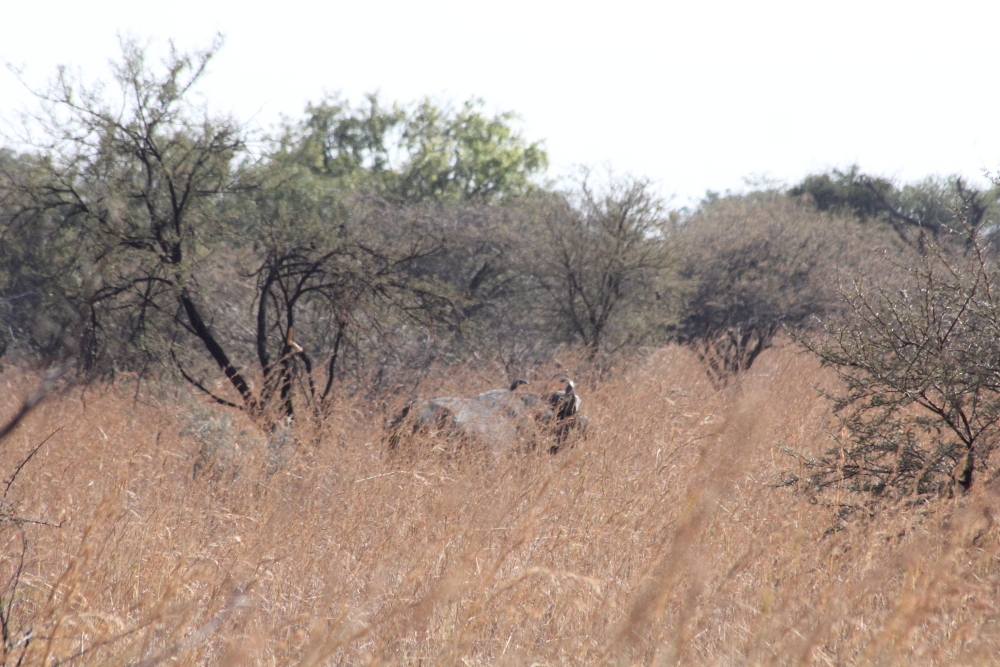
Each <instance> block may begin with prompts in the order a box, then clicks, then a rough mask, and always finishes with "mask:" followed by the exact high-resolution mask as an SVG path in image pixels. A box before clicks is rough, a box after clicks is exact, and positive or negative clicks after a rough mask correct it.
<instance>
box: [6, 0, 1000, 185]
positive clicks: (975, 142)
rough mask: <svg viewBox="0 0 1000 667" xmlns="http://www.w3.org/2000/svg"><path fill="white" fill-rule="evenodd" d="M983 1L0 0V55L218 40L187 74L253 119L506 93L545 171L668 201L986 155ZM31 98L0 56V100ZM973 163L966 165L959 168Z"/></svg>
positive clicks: (989, 13) (101, 67)
mask: <svg viewBox="0 0 1000 667" xmlns="http://www.w3.org/2000/svg"><path fill="white" fill-rule="evenodd" d="M998 30H1000V2H998V1H997V0H993V1H992V2H987V1H983V0H978V1H963V0H949V1H948V2H944V1H943V0H938V1H936V2H922V1H920V0H910V1H908V2H894V1H880V0H868V1H866V2H856V1H854V0H838V1H836V2H834V1H832V0H827V1H823V2H815V1H812V2H811V1H808V0H798V1H795V2H786V1H779V0H763V1H758V2H755V1H753V0H742V1H724V2H697V1H695V0H688V1H685V2H674V1H672V0H671V1H660V2H637V1H634V0H618V1H617V2H600V3H596V2H587V1H579V0H578V1H576V2H564V1H549V0H531V1H522V0H515V1H507V2H474V1H470V0H466V1H446V0H425V1H421V0H409V1H404V2H397V1H395V0H392V1H383V2H373V1H369V2H361V1H358V0H354V1H352V2H342V1H340V0H336V1H332V2H322V1H316V2H299V1H297V0H286V1H285V2H280V3H279V2H258V3H254V2H246V1H244V2H229V1H223V0H165V1H163V2H143V1H141V0H126V1H112V0H91V1H90V2H80V1H79V0H74V1H72V2H65V1H62V0H55V1H52V0H50V1H46V0H34V1H28V0H0V61H3V62H7V63H11V64H13V65H15V66H17V67H21V68H23V72H24V74H23V77H24V79H25V80H26V81H27V82H29V83H30V84H32V85H36V86H37V85H41V84H42V83H44V82H45V81H46V80H47V79H48V78H49V77H50V76H51V74H52V73H53V71H54V70H55V67H56V66H57V65H59V64H65V65H69V66H71V67H74V68H79V70H80V71H81V72H82V74H83V75H84V77H85V78H87V79H91V80H92V79H96V78H102V77H103V78H108V67H107V63H108V62H109V60H111V59H113V58H115V57H116V56H117V55H118V54H119V53H120V50H119V46H118V34H119V33H130V34H133V35H136V36H138V37H140V38H141V39H149V40H151V41H152V43H153V45H154V46H156V45H159V46H162V45H163V44H164V43H165V42H166V40H167V39H173V40H174V41H175V43H176V44H177V45H178V46H179V47H180V48H182V49H192V48H196V47H199V46H206V45H208V44H209V43H210V42H211V40H212V37H213V35H214V34H215V33H216V32H221V33H223V35H224V36H225V46H224V47H223V49H222V51H221V53H220V54H219V56H218V57H217V58H216V59H215V60H214V61H213V63H212V65H211V70H210V74H209V76H208V77H207V78H206V79H205V83H204V86H203V91H204V93H205V95H206V97H207V99H208V101H209V104H210V106H211V107H212V108H214V109H216V110H218V111H223V112H232V113H234V114H235V115H236V116H237V117H238V118H240V119H242V120H244V121H248V122H252V124H253V125H254V126H256V127H258V128H262V129H265V130H266V129H268V128H269V127H271V126H273V125H274V124H275V123H276V122H277V121H278V120H279V119H280V117H281V116H282V114H284V115H288V116H292V117H297V116H299V115H300V114H301V112H302V110H303V109H304V107H305V104H306V102H308V101H316V100H319V99H320V98H321V97H322V96H323V94H324V91H330V92H332V91H338V90H339V91H342V92H343V93H344V95H346V96H347V97H349V98H350V99H352V100H359V99H360V98H361V96H362V94H363V93H365V92H368V91H375V90H379V91H381V93H382V96H383V98H384V99H385V100H387V101H389V100H399V101H404V102H405V101H412V100H415V99H417V98H420V97H423V96H427V95H429V96H431V97H433V98H435V99H438V100H446V101H454V102H459V101H461V100H464V99H466V98H468V97H470V96H473V95H475V96H479V97H481V98H483V99H484V100H485V101H486V107H487V109H488V110H489V111H502V110H512V111H515V112H517V113H518V114H520V116H521V118H522V124H521V129H522V132H523V134H524V136H525V137H526V138H528V139H531V140H535V139H544V140H545V145H546V148H547V149H548V151H549V156H550V159H551V162H552V175H554V176H558V175H560V174H566V173H570V172H572V171H573V169H574V166H575V165H581V164H584V165H591V166H601V165H604V164H610V165H611V166H612V167H613V168H614V169H615V170H616V171H618V172H629V173H632V174H635V175H640V176H647V177H649V178H651V179H653V181H654V182H656V183H657V184H659V186H660V187H661V189H662V191H663V192H664V194H666V195H676V196H677V199H676V200H675V203H676V204H684V203H688V202H689V201H691V200H696V199H697V198H699V197H700V196H701V195H703V194H704V192H705V191H706V190H707V189H711V190H716V191H725V190H726V189H732V190H741V189H744V187H745V186H744V182H745V181H744V179H745V178H747V177H751V178H759V177H766V178H770V179H774V180H777V181H782V182H786V183H794V182H796V181H797V180H799V179H801V178H802V176H804V175H805V174H808V173H813V172H817V171H822V170H825V169H827V168H829V167H844V166H848V165H850V164H852V163H855V162H856V163H858V164H859V165H860V166H861V167H862V169H863V170H865V171H867V172H870V173H877V174H881V175H885V176H889V177H893V178H896V179H899V180H915V179H919V178H922V177H924V176H926V175H928V174H949V173H962V174H964V175H966V176H967V177H969V178H972V179H979V180H980V181H981V179H982V176H981V173H982V170H983V169H984V168H985V169H989V170H997V169H998V168H1000V116H998V113H997V110H998V102H1000V88H998V84H1000V82H998V75H1000V58H998V53H1000V48H998V47H1000V40H998V39H997V33H998ZM31 104H32V100H31V97H30V96H29V95H27V94H26V92H25V91H24V88H23V86H22V85H21V83H20V82H19V81H18V79H17V77H15V76H14V75H13V74H11V73H10V72H9V71H7V70H2V71H0V117H8V118H9V117H10V116H9V114H10V113H11V112H12V111H13V110H15V109H17V108H20V107H22V106H24V105H29V106H30V105H31ZM981 182H982V181H981Z"/></svg>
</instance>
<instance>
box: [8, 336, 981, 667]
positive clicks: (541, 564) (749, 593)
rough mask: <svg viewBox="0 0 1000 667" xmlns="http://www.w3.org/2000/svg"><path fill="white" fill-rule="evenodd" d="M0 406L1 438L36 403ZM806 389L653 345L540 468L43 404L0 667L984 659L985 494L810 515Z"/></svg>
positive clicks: (73, 404) (31, 432)
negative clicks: (715, 373) (724, 373)
mask: <svg viewBox="0 0 1000 667" xmlns="http://www.w3.org/2000/svg"><path fill="white" fill-rule="evenodd" d="M539 375H540V376H539V377H532V378H529V380H531V383H532V384H531V385H529V389H530V388H535V390H537V391H541V390H543V389H545V388H547V387H549V386H550V385H551V388H556V386H557V380H558V379H559V378H558V377H557V376H550V375H546V373H541V372H540V374H539ZM508 382H509V378H506V377H503V376H502V375H500V374H497V376H496V377H485V376H484V375H483V374H482V373H480V372H478V371H475V372H474V371H473V370H472V369H469V370H467V371H466V372H463V373H449V374H448V375H447V376H445V375H442V379H441V380H440V382H438V383H437V384H434V383H425V385H424V386H422V387H421V388H420V391H421V392H422V394H423V395H425V396H435V395H472V394H475V393H477V392H479V391H483V390H486V389H491V388H497V387H503V386H506V385H507V384H508ZM0 383H2V387H3V399H2V405H0V410H2V413H0V417H2V416H5V415H10V414H13V413H14V412H15V411H16V410H17V409H18V407H19V406H20V402H21V400H22V398H23V397H24V396H25V395H26V394H28V393H30V392H31V391H32V390H33V388H34V387H35V386H37V383H38V378H37V377H36V376H34V375H32V374H31V373H27V372H22V371H16V370H9V371H7V372H6V373H5V374H4V375H3V376H0ZM824 388H825V389H827V390H836V389H837V386H836V377H835V375H834V374H833V373H832V372H830V371H829V370H828V369H823V368H821V367H820V365H819V364H818V362H817V361H816V360H815V359H814V358H813V357H811V356H810V355H809V354H808V353H805V352H803V351H802V350H801V348H799V347H797V346H795V345H794V344H792V343H783V344H781V345H778V346H776V347H775V348H772V349H770V350H768V351H766V352H764V353H763V354H762V355H761V357H760V358H759V359H758V360H757V362H756V363H755V364H754V365H753V367H752V368H751V370H750V371H748V372H746V373H745V374H743V375H742V376H740V377H738V378H736V379H735V380H734V381H732V382H729V383H728V384H726V385H725V386H722V385H720V384H719V383H713V382H711V381H710V380H709V376H708V374H707V373H706V368H705V366H704V365H703V363H702V362H701V361H699V359H698V357H697V356H696V355H695V354H694V353H693V352H691V351H690V350H689V349H687V348H683V347H667V348H664V349H661V350H658V351H655V352H652V353H649V354H648V355H647V356H646V357H644V358H643V359H642V360H641V361H636V362H634V363H632V364H631V365H630V366H629V367H628V368H625V369H622V370H621V371H620V372H617V373H614V374H610V375H608V376H606V377H605V379H603V380H594V379H587V378H581V379H580V382H579V385H578V389H577V391H578V393H579V395H580V396H581V397H582V399H583V404H582V409H583V412H584V413H585V414H586V415H587V417H588V419H589V422H590V424H589V429H588V431H587V433H586V437H580V436H574V437H573V438H571V443H570V444H572V446H571V447H564V448H562V449H561V450H560V451H559V452H558V453H557V454H555V455H550V454H549V453H548V451H547V448H546V447H536V448H534V449H531V448H529V447H527V446H524V445H523V444H522V445H518V444H517V443H513V444H511V445H510V446H509V447H508V448H506V449H504V448H501V449H499V450H498V449H488V448H484V447H477V446H475V444H468V443H466V444H465V445H464V446H460V445H459V444H458V443H454V442H448V441H441V440H440V439H435V438H431V437H426V436H421V435H417V436H415V437H413V438H411V439H408V440H407V441H406V442H405V443H404V444H403V445H401V446H400V447H399V448H398V449H397V450H395V451H392V452H390V451H389V450H388V448H387V446H386V424H387V422H388V420H389V419H390V418H391V416H392V413H393V411H394V410H397V409H399V408H401V407H402V405H403V403H402V402H397V403H394V402H393V401H388V402H387V403H388V404H381V403H378V402H373V401H371V400H360V399H358V400H354V399H351V400H344V401H341V402H340V403H338V404H337V407H336V409H335V410H334V411H333V412H332V413H331V414H329V415H327V416H326V417H325V418H324V419H322V420H319V419H309V420H306V419H303V420H300V421H299V422H297V423H296V424H295V426H294V428H289V429H284V430H281V429H279V430H278V431H275V432H273V433H270V434H264V433H262V432H261V431H260V430H259V429H257V428H256V427H255V426H254V425H253V424H252V423H250V422H249V421H247V420H245V419H244V418H243V417H242V415H241V414H240V413H238V412H235V411H232V410H228V409H226V408H224V407H221V406H213V405H210V404H208V403H204V402H202V401H201V399H200V398H197V397H195V396H193V395H192V394H191V393H190V392H189V391H188V390H187V389H178V390H176V392H175V393H174V394H172V395H171V394H168V393H165V394H163V395H162V396H159V397H156V398H151V397H148V396H146V395H145V394H142V395H140V394H136V393H134V392H131V391H128V390H126V389H125V388H124V386H123V385H121V384H119V385H116V386H114V387H100V386H95V385H91V386H89V387H87V388H74V389H69V390H65V391H62V392H60V393H56V394H53V395H51V396H50V397H49V398H48V399H47V400H46V401H44V402H43V403H42V404H41V405H40V406H39V407H38V408H37V409H36V410H34V411H33V412H32V413H31V414H30V415H29V416H28V418H27V419H26V420H25V421H24V422H23V423H22V424H21V425H20V426H19V427H18V429H17V430H16V431H15V432H14V433H13V434H12V435H11V436H10V437H8V438H7V439H6V440H5V441H3V442H2V443H0V476H2V477H3V479H2V480H0V492H3V493H4V496H3V498H4V500H3V501H2V503H0V550H2V551H0V586H3V588H2V589H0V601H2V613H3V626H4V627H3V629H4V633H5V635H6V636H5V637H4V640H5V648H4V653H3V658H2V660H0V662H2V663H3V664H6V665H74V666H75V665H133V666H151V665H229V666H235V665H267V666H271V665H275V666H276V665H524V666H527V665H720V666H722V665H726V666H729V665H772V664H777V665H978V664H990V663H995V662H1000V657H998V656H1000V623H998V615H1000V611H998V609H1000V590H998V589H1000V541H998V537H1000V535H998V532H997V527H996V525H995V521H994V509H993V508H994V507H996V506H997V504H998V502H1000V488H996V487H994V486H993V485H991V484H989V483H986V484H982V485H979V486H978V487H975V488H974V489H973V491H972V492H971V493H969V494H968V495H965V496H963V497H960V498H956V499H951V500H949V499H942V500H935V501H932V502H928V503H922V504H921V503H912V504H902V505H896V506H892V507H882V508H880V507H878V506H877V505H873V504H872V503H871V502H869V499H867V498H863V497H858V496H855V495H852V494H851V493H849V492H848V491H847V490H846V489H842V490H837V489H833V490H829V491H825V492H823V493H822V494H819V495H815V494H813V493H811V492H810V491H809V490H808V489H807V488H805V485H804V484H803V483H802V481H801V480H803V479H805V478H806V477H807V475H808V470H806V469H804V468H803V466H804V461H806V460H807V459H808V458H809V457H810V456H815V455H818V454H820V453H822V452H823V451H825V450H827V449H829V448H830V447H832V446H833V445H834V442H835V439H834V437H835V436H836V433H837V429H838V428H839V427H838V422H837V420H836V416H835V415H834V414H832V412H831V409H830V406H829V402H828V400H827V399H825V398H823V397H822V396H821V394H820V393H819V391H818V390H819V389H824ZM32 452H34V453H33V454H32ZM796 478H798V479H799V480H800V481H798V482H796V481H795V480H796Z"/></svg>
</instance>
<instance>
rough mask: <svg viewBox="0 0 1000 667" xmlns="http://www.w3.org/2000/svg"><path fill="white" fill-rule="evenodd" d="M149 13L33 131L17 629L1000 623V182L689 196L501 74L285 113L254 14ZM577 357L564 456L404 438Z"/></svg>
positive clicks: (10, 465)
mask: <svg viewBox="0 0 1000 667" xmlns="http://www.w3.org/2000/svg"><path fill="white" fill-rule="evenodd" d="M123 47H124V51H123V57H122V60H121V61H120V62H119V63H118V64H117V65H116V66H115V68H114V71H113V77H114V83H115V84H116V85H117V90H116V92H112V88H104V87H102V86H87V85H84V84H83V83H82V82H80V81H76V80H73V79H72V78H71V77H69V75H67V74H66V72H64V71H63V72H60V73H59V75H58V76H57V78H56V79H55V80H54V81H53V82H52V85H51V86H50V87H49V88H48V89H47V90H46V91H44V92H43V93H42V94H41V98H40V107H39V111H38V112H37V113H36V114H34V115H32V116H31V117H29V118H27V119H26V123H25V125H24V126H23V127H24V132H23V134H22V135H20V136H18V137H11V138H10V141H9V142H8V145H9V147H7V148H3V147H0V226H2V235H0V271H2V274H0V316H2V319H3V323H4V325H5V326H4V327H3V329H2V331H0V342H2V352H3V355H2V356H3V357H4V362H5V366H6V367H7V369H6V372H5V375H4V376H3V378H2V380H3V381H4V382H6V383H7V388H8V390H7V392H6V394H5V395H6V396H7V398H6V399H5V400H6V403H5V407H4V412H3V414H5V415H13V417H11V418H10V419H9V421H8V422H7V424H8V427H9V428H6V429H4V431H3V432H2V433H3V434H2V435H0V443H2V446H0V470H2V471H3V475H4V477H5V479H4V481H3V484H2V485H0V488H2V490H3V500H2V501H0V540H3V547H2V548H3V551H2V554H3V556H2V557H0V586H4V587H5V588H3V589H2V590H0V631H2V641H3V646H4V649H3V650H4V653H3V656H4V658H3V664H56V663H58V664H65V663H67V662H70V663H72V662H76V663H87V664H105V663H107V662H108V661H114V662H121V663H123V664H138V665H152V664H160V663H165V662H177V663H183V664H206V663H208V664H215V663H220V664H242V663H246V664H299V663H302V664H341V663H343V664H355V663H370V662H389V663H399V664H402V663H407V664H408V663H417V662H425V663H432V664H437V663H449V664H455V663H461V662H465V663H470V664H494V663H498V662H507V663H510V664H530V663H541V664H549V663H556V662H574V663H580V664H594V663H608V662H614V663H623V664H635V663H644V664H645V663H657V664H659V663H660V662H666V661H673V662H676V663H681V664H688V663H709V664H730V663H741V664H742V663H754V664H757V663H771V662H780V663H790V662H817V661H826V662H831V663H833V664H867V663H870V662H907V663H910V662H916V663H928V664H956V663H961V662H965V663H968V662H975V661H977V660H981V659H985V657H986V656H992V655H994V654H995V652H996V650H997V646H996V644H997V640H998V637H997V635H996V632H995V630H994V628H993V624H994V616H995V613H996V610H995V608H994V607H995V605H994V603H993V599H994V598H995V590H996V586H997V585H998V583H1000V582H998V581H997V578H996V575H995V573H994V572H993V570H994V569H995V568H992V567H991V563H993V562H994V560H995V558H996V557H997V555H998V554H1000V552H998V546H997V545H998V535H997V534H996V530H995V528H994V526H993V518H992V509H991V508H992V506H994V505H995V504H996V498H995V497H994V495H995V494H996V489H995V488H994V487H995V486H996V482H995V474H996V472H997V469H998V465H997V463H996V462H995V461H993V460H992V457H991V455H992V453H993V450H994V449H995V445H996V442H997V438H998V436H1000V433H998V430H1000V426H998V425H1000V398H998V397H1000V367H998V365H997V363H998V362H997V361H996V360H997V359H1000V349H998V344H997V342H996V340H997V339H998V334H1000V311H998V308H1000V304H998V302H997V297H996V292H997V290H998V286H997V285H996V284H995V277H994V276H995V271H996V267H997V256H996V251H995V236H996V232H997V221H998V219H1000V204H998V193H1000V187H997V186H996V185H995V186H994V187H993V188H991V189H988V190H977V189H975V188H973V187H971V186H970V185H969V184H968V183H967V182H965V181H963V180H962V179H960V178H957V177H947V178H931V179H927V180H925V181H923V182H920V183H911V184H902V185H900V184H896V183H893V182H892V181H889V180H887V179H884V178H880V177H877V176H872V175H867V174H864V173H863V172H861V170H860V169H859V168H858V167H851V168H848V169H846V170H843V171H841V170H832V171H830V172H828V173H824V174H816V175H812V176H809V177H807V178H805V179H804V180H803V181H802V182H801V183H799V184H796V185H794V186H792V187H789V188H770V189H769V188H761V189H757V190H754V191H750V192H747V193H744V194H726V195H725V196H721V195H718V194H714V193H709V194H708V195H707V196H706V198H705V199H704V200H703V201H702V202H700V204H699V205H698V206H697V207H695V208H693V209H672V208H671V206H670V201H669V200H667V199H665V198H664V197H663V196H662V195H660V194H659V192H658V191H657V188H656V187H654V185H653V184H652V183H651V182H650V181H648V180H646V179H643V178H639V177H635V176H632V175H627V174H624V175H623V174H617V173H614V172H612V171H603V172H595V171H587V170H583V171H581V172H580V174H579V178H578V179H577V180H576V181H575V182H573V183H571V184H569V185H567V186H565V187H559V186H555V185H553V184H552V183H550V182H548V181H546V180H544V179H545V168H546V165H547V155H546V153H545V151H544V147H543V145H542V144H541V143H540V142H537V141H530V140H528V139H526V138H525V137H523V136H522V135H521V134H520V133H519V132H518V131H517V129H516V121H517V119H516V116H514V115H513V114H510V113H501V114H497V115H494V116H490V115H489V114H487V113H485V112H484V107H483V103H482V102H480V101H478V100H470V101H468V102H465V103H463V104H460V105H457V106H455V105H450V104H447V103H440V102H435V101H433V100H421V101H418V102H416V103H413V104H401V103H387V102H385V101H384V100H382V99H380V98H379V97H378V96H377V95H371V96H369V97H367V98H366V99H365V100H364V101H363V102H362V103H361V104H360V105H353V104H351V103H350V102H349V101H347V100H344V99H342V98H340V97H338V96H331V97H329V98H327V99H325V100H321V101H319V102H318V103H316V104H312V105H310V106H309V107H308V108H307V109H306V111H305V114H304V116H303V117H302V118H301V119H294V118H292V119H288V120H286V122H285V123H284V124H283V125H282V127H280V128H277V129H276V130H275V131H274V133H273V134H272V135H271V136H268V137H254V136H250V135H248V134H247V132H246V130H245V129H244V128H243V127H242V126H241V125H240V124H239V122H237V121H236V120H235V119H232V118H227V117H218V116H215V115H213V114H212V113H211V112H210V111H209V110H208V109H207V108H204V107H203V106H199V105H198V104H196V103H194V102H193V100H194V99H196V98H195V96H194V95H193V91H194V90H195V88H196V86H197V85H198V83H199V80H200V79H201V77H202V76H203V75H204V73H205V70H206V66H207V64H208V63H209V61H210V59H211V57H212V55H213V53H214V51H215V50H216V49H217V48H218V45H217V44H216V45H213V46H212V47H211V48H210V49H208V50H206V51H204V52H201V53H194V54H181V53H175V52H172V53H170V54H169V56H168V57H167V59H166V60H165V61H164V62H163V63H160V64H156V63H151V62H149V61H148V58H147V55H146V53H145V52H144V51H143V50H142V49H141V48H139V47H138V46H137V45H136V44H134V43H131V42H126V43H125V44H124V45H123ZM15 146H16V150H15V148H14V147H15ZM40 369H49V370H48V371H47V375H45V376H44V377H43V378H41V379H40V380H39V379H37V378H36V379H35V380H32V378H33V377H34V374H35V373H36V372H37V371H38V370H40ZM565 375H570V376H573V377H574V378H575V379H577V380H578V393H579V394H580V395H582V396H583V397H584V411H585V412H586V413H587V416H588V419H589V420H590V424H591V426H590V428H589V429H588V432H587V437H586V438H584V437H582V436H581V435H580V434H576V435H574V436H573V442H572V443H570V444H572V445H573V446H572V447H562V448H560V450H561V451H560V453H559V454H558V455H556V456H548V455H547V454H544V453H543V452H544V451H546V448H540V449H538V450H536V451H525V450H526V449H527V448H526V447H525V446H523V444H524V443H521V445H520V446H519V445H518V443H512V444H511V446H510V448H509V450H510V451H504V450H502V449H501V450H497V449H496V448H492V449H491V450H490V452H485V451H479V450H478V449H477V448H476V447H473V446H465V447H460V446H458V445H457V444H456V443H450V442H447V441H444V442H442V441H440V440H438V441H435V440H434V439H433V438H424V437H423V436H420V437H417V438H416V439H415V440H416V441H415V442H413V443H409V444H408V446H407V447H402V448H400V449H399V450H398V451H393V452H389V451H388V448H387V447H386V446H385V430H384V427H385V425H386V424H387V423H388V421H389V419H390V418H391V416H392V414H393V413H394V412H395V411H397V410H398V409H399V408H401V407H402V406H404V405H405V404H406V402H407V401H408V400H409V399H411V398H413V397H414V396H416V395H420V394H423V395H446V394H452V395H463V394H471V393H475V392H479V391H484V390H487V389H495V388H498V387H504V386H507V385H508V384H510V382H511V380H513V379H516V378H520V377H525V378H527V379H529V380H531V381H532V383H533V385H535V386H536V387H539V386H540V387H541V388H542V389H544V388H546V386H547V385H548V384H549V383H554V382H555V381H556V380H558V379H559V378H561V377H562V376H565ZM39 382H40V383H41V384H40V386H41V387H42V389H41V390H37V387H38V386H39ZM36 390H37V391H36ZM817 390H818V391H817ZM32 391H34V394H33V395H32V396H30V398H29V399H28V400H26V401H21V400H20V397H21V396H23V395H29V394H31V393H32ZM425 440H426V441H425ZM466 445H468V443H466ZM928 544H932V545H933V546H932V547H931V548H927V545H928Z"/></svg>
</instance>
